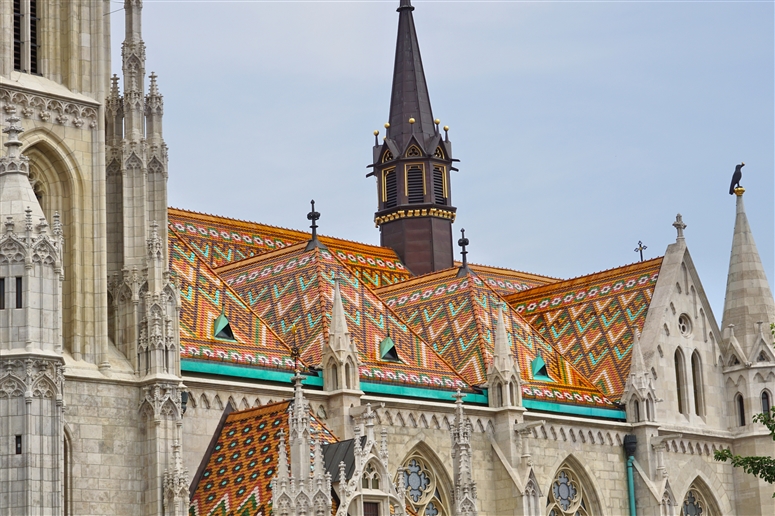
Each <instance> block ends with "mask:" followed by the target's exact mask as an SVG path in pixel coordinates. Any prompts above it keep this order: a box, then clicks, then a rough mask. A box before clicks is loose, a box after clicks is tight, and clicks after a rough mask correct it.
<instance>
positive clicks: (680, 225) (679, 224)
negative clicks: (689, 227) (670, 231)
mask: <svg viewBox="0 0 775 516" xmlns="http://www.w3.org/2000/svg"><path fill="white" fill-rule="evenodd" d="M673 227H674V228H675V230H676V231H677V232H678V236H677V237H676V239H677V240H681V239H683V237H684V229H686V224H684V221H683V217H681V214H680V213H679V214H678V215H676V216H675V222H673Z"/></svg>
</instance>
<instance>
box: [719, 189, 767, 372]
mask: <svg viewBox="0 0 775 516" xmlns="http://www.w3.org/2000/svg"><path fill="white" fill-rule="evenodd" d="M744 192H745V189H743V188H742V187H738V188H735V190H734V193H735V195H736V200H737V210H736V212H737V214H736V217H735V230H734V233H733V236H732V252H731V254H730V257H729V274H728V275H727V291H726V297H725V298H724V316H723V321H722V326H723V328H728V327H729V326H730V325H734V335H735V336H736V337H737V340H738V342H740V345H741V346H742V348H743V351H744V352H745V353H746V355H748V354H750V352H751V348H752V347H753V346H755V345H756V343H757V342H758V338H759V336H760V331H759V328H758V327H759V325H758V323H759V322H763V323H764V324H765V325H766V326H769V324H770V323H773V322H775V301H773V298H772V291H771V290H770V285H769V283H768V282H767V276H766V275H765V273H764V267H763V266H762V261H761V258H760V257H759V251H758V250H757V249H756V242H754V239H753V233H752V232H751V227H750V226H749V225H748V217H747V216H746V214H745V205H744V204H743V193H744ZM740 358H741V360H742V358H743V357H740Z"/></svg>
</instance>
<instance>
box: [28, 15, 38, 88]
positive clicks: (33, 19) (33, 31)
mask: <svg viewBox="0 0 775 516" xmlns="http://www.w3.org/2000/svg"><path fill="white" fill-rule="evenodd" d="M29 20H30V42H29V45H30V73H34V74H37V73H38V47H39V46H40V45H38V24H39V21H40V20H39V19H38V0H30V11H29Z"/></svg>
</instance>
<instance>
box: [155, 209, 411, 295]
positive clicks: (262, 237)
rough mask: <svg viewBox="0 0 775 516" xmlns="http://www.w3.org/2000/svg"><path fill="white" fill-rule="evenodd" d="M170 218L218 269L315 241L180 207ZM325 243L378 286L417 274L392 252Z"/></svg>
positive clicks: (328, 239) (300, 234)
mask: <svg viewBox="0 0 775 516" xmlns="http://www.w3.org/2000/svg"><path fill="white" fill-rule="evenodd" d="M167 214H168V218H169V227H170V229H171V230H172V231H174V232H175V233H176V234H177V235H178V237H180V238H181V239H182V240H184V241H185V242H186V243H188V244H189V245H190V246H191V248H192V249H193V250H194V251H196V253H197V254H198V255H199V256H200V257H201V258H202V259H203V260H205V261H206V262H207V263H208V265H210V266H211V267H214V268H215V267H220V266H223V265H227V264H229V263H233V262H237V261H240V260H244V259H247V258H250V257H252V256H257V255H260V254H264V253H268V252H272V251H276V250H278V249H283V248H285V247H288V246H291V245H294V244H297V243H299V242H306V241H308V240H309V239H310V233H307V232H305V231H297V230H293V229H285V228H279V227H275V226H269V225H266V224H258V223H255V222H246V221H242V220H236V219H230V218H226V217H218V216H213V215H205V214H202V213H196V212H193V211H186V210H180V209H177V208H169V209H168V210H167ZM319 240H320V242H321V243H323V244H324V245H326V246H327V247H328V248H329V249H330V250H331V252H333V253H334V254H335V255H336V256H337V257H338V258H339V259H340V260H342V262H343V263H345V264H346V265H347V266H348V267H349V268H350V270H351V271H352V272H353V273H354V274H355V275H356V276H358V277H359V278H360V279H361V280H362V281H363V282H364V283H367V284H369V285H370V286H372V287H380V286H383V285H390V284H393V283H396V282H399V281H403V280H405V279H408V278H410V277H411V276H412V274H411V273H410V272H409V270H408V269H407V268H406V267H405V266H404V264H403V263H401V259H400V258H399V257H398V255H397V254H396V253H395V251H393V250H392V249H389V248H386V247H380V246H375V245H368V244H361V243H357V242H351V241H348V240H342V239H339V238H331V237H326V236H320V237H319Z"/></svg>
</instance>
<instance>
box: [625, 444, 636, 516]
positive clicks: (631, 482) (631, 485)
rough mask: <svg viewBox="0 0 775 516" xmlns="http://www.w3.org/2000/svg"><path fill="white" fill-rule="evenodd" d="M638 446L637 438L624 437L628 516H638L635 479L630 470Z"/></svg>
mask: <svg viewBox="0 0 775 516" xmlns="http://www.w3.org/2000/svg"><path fill="white" fill-rule="evenodd" d="M637 444H638V438H637V437H635V436H634V435H630V434H628V435H625V436H624V453H625V454H626V455H627V491H628V494H629V499H630V516H638V511H637V509H636V508H635V478H634V477H633V473H632V469H633V462H635V446H636V445H637Z"/></svg>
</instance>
